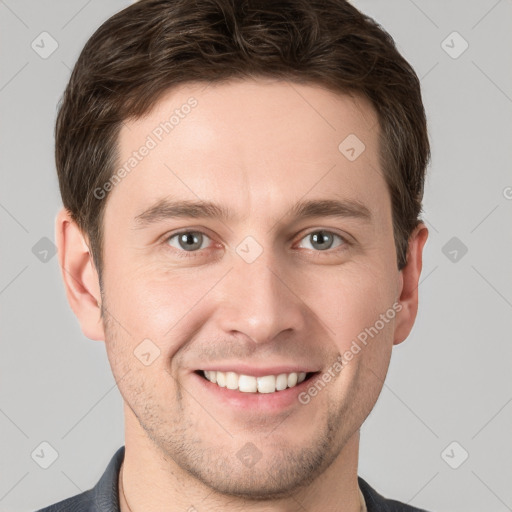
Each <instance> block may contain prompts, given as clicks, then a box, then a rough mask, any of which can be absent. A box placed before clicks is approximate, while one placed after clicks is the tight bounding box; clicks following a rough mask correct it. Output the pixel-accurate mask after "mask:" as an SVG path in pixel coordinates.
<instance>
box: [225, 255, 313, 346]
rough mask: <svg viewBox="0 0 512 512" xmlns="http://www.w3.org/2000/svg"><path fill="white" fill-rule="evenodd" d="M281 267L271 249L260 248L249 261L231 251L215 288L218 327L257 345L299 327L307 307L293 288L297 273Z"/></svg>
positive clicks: (303, 320) (298, 329) (295, 283)
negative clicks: (229, 263)
mask: <svg viewBox="0 0 512 512" xmlns="http://www.w3.org/2000/svg"><path fill="white" fill-rule="evenodd" d="M285 266H286V265H285V264H284V263H282V264H278V263H277V259H276V257H275V256H274V255H272V254H271V251H263V253H262V254H261V255H260V256H259V257H258V258H257V259H256V260H255V261H253V262H252V263H247V262H246V261H244V260H243V259H242V258H240V257H238V255H237V254H235V257H234V263H233V268H232V270H231V271H230V272H229V274H228V275H227V276H226V279H224V280H223V284H222V285H221V288H220V290H217V292H218V293H219V295H218V300H219V302H218V304H217V311H216V314H217V319H218V323H219V328H220V329H221V330H222V331H223V332H226V333H229V334H233V333H242V334H244V335H246V336H248V337H249V338H250V339H252V341H253V342H254V343H259V344H263V343H268V342H270V341H272V340H274V339H275V338H276V337H277V336H278V335H279V334H281V333H282V332H284V331H289V332H288V333H287V334H288V335H290V334H291V333H292V332H293V331H300V330H301V329H303V328H304V324H305V315H307V309H308V308H307V306H306V304H305V303H304V301H303V300H302V299H301V298H300V295H299V294H297V292H296V291H295V290H294V289H297V288H300V286H299V285H298V279H297V275H294V274H293V272H292V271H291V269H290V268H289V267H288V269H285V268H283V267H285Z"/></svg>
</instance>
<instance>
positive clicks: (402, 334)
mask: <svg viewBox="0 0 512 512" xmlns="http://www.w3.org/2000/svg"><path fill="white" fill-rule="evenodd" d="M427 237H428V229H427V227H426V226H425V224H423V223H420V224H419V225H418V226H417V227H416V228H415V229H414V231H413V232H412V233H411V236H410V237H409V247H408V250H407V264H406V265H405V267H404V268H403V269H402V270H401V271H400V281H401V285H400V289H399V297H400V298H399V302H400V305H401V306H402V309H401V310H400V312H399V313H398V315H397V317H396V318H397V320H396V323H395V338H394V341H393V344H394V345H398V344H399V343H402V341H404V340H405V339H406V338H407V336H409V334H410V332H411V330H412V326H413V325H414V321H415V320H416V314H417V312H418V285H419V279H420V274H421V267H422V258H423V246H424V245H425V242H426V241H427Z"/></svg>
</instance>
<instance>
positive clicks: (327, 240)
mask: <svg viewBox="0 0 512 512" xmlns="http://www.w3.org/2000/svg"><path fill="white" fill-rule="evenodd" d="M335 237H337V238H339V239H340V240H341V241H342V242H345V241H344V240H343V238H342V237H341V236H340V235H337V234H336V233H331V232H330V231H324V230H317V231H312V232H311V233H308V234H307V235H306V236H305V237H304V238H303V240H311V245H312V246H313V249H318V250H326V249H331V247H332V244H333V241H334V238H335ZM339 245H341V244H339Z"/></svg>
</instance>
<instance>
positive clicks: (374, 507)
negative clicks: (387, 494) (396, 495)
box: [357, 476, 428, 512]
mask: <svg viewBox="0 0 512 512" xmlns="http://www.w3.org/2000/svg"><path fill="white" fill-rule="evenodd" d="M357 479H358V481H359V488H360V489H361V492H362V493H363V496H364V500H365V502H366V509H367V511H368V512H428V511H427V510H425V509H422V508H416V507H413V506H411V505H407V504H405V503H402V502H400V501H396V500H391V499H387V498H384V496H382V495H381V494H379V493H378V492H377V491H376V490H375V489H374V488H373V487H371V486H370V484H368V482H366V481H365V480H363V479H362V478H361V477H360V476H358V477H357Z"/></svg>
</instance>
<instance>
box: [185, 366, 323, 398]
mask: <svg viewBox="0 0 512 512" xmlns="http://www.w3.org/2000/svg"><path fill="white" fill-rule="evenodd" d="M194 373H195V374H196V375H198V376H199V377H201V378H202V379H203V380H205V381H207V382H208V383H210V384H213V385H214V386H215V387H217V388H219V389H222V388H224V389H226V390H230V391H235V392H238V393H239V394H252V395H254V394H258V395H263V394H266V395H270V394H281V393H283V392H284V391H286V390H289V389H293V388H297V387H298V386H300V387H301V388H302V387H303V386H301V384H303V383H305V382H307V381H309V380H311V378H313V377H314V376H315V375H318V374H320V371H316V372H290V373H279V374H276V375H261V376H254V375H244V374H239V373H236V372H232V371H228V372H223V371H216V370H196V371H195V372H194Z"/></svg>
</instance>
